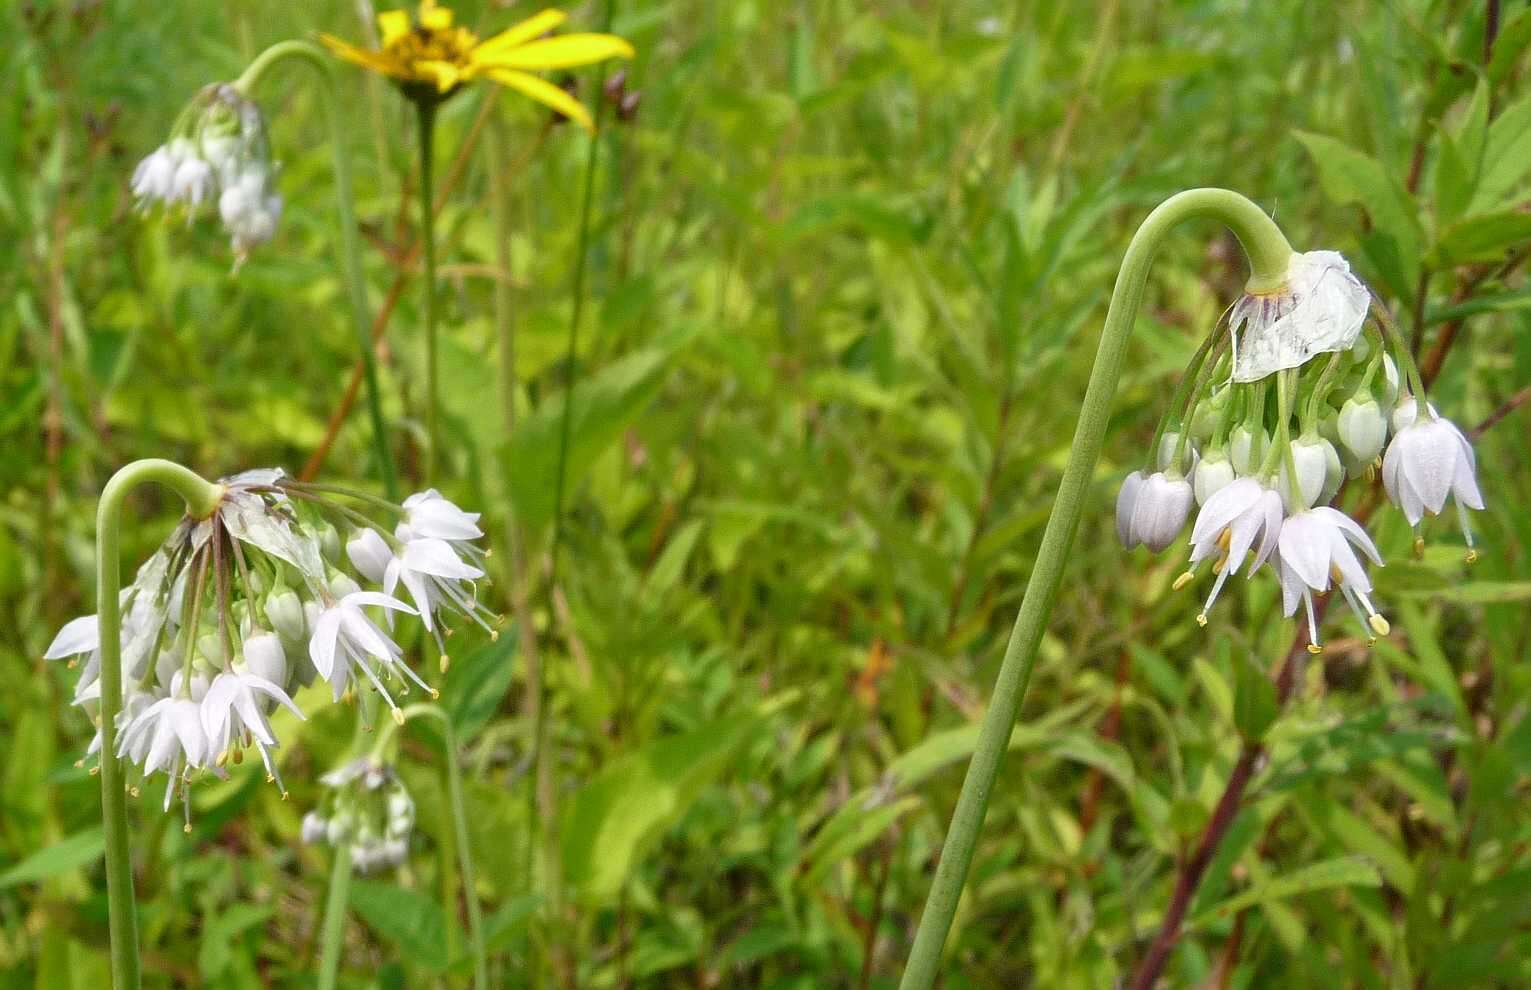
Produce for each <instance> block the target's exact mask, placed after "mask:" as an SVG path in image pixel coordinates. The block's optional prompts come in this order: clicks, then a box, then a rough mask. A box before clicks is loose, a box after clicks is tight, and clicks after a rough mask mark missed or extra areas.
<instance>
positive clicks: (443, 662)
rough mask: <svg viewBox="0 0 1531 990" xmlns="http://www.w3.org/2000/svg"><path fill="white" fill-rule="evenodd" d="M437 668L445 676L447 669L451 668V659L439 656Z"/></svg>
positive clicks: (444, 655) (443, 655)
mask: <svg viewBox="0 0 1531 990" xmlns="http://www.w3.org/2000/svg"><path fill="white" fill-rule="evenodd" d="M439 666H440V667H441V672H442V673H443V674H445V673H446V672H447V668H448V667H450V666H452V658H451V657H449V656H447V655H446V654H445V653H443V654H442V655H441V660H440V663H439Z"/></svg>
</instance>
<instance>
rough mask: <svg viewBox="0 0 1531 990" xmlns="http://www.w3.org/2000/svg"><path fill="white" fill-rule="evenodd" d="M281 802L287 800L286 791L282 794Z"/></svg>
mask: <svg viewBox="0 0 1531 990" xmlns="http://www.w3.org/2000/svg"><path fill="white" fill-rule="evenodd" d="M282 800H283V801H285V800H287V792H286V791H283V792H282Z"/></svg>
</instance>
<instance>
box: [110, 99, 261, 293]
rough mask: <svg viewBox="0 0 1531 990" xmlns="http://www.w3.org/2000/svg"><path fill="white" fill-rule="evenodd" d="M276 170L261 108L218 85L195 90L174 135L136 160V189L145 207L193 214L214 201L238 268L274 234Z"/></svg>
mask: <svg viewBox="0 0 1531 990" xmlns="http://www.w3.org/2000/svg"><path fill="white" fill-rule="evenodd" d="M277 171H278V168H277V165H276V164H275V163H274V162H272V161H271V150H270V145H269V143H268V142H267V140H266V122H265V118H264V117H263V116H262V114H261V111H260V107H259V106H257V105H256V104H255V103H254V102H252V101H251V100H250V99H249V98H247V97H246V96H245V95H244V94H242V93H241V92H240V91H239V90H238V89H236V88H235V87H234V86H231V85H229V84H227V83H218V84H215V85H212V86H208V87H206V88H205V89H203V90H202V91H201V92H200V93H198V94H197V96H196V98H195V99H194V100H193V101H192V104H191V106H189V107H188V108H187V110H186V111H185V112H184V113H183V114H182V115H181V120H180V121H178V122H177V125H176V133H175V134H174V136H172V137H171V139H170V140H169V141H168V142H166V143H165V144H162V145H160V146H159V147H158V148H155V149H154V151H153V152H151V153H150V154H149V156H148V157H147V158H145V159H144V160H143V161H141V162H139V163H138V167H137V168H135V169H134V170H133V179H132V190H133V195H134V196H135V197H136V198H137V200H138V206H139V208H140V209H144V210H147V209H149V208H151V207H153V206H155V205H162V206H165V207H169V208H176V207H182V208H184V209H185V210H186V213H187V216H188V217H195V216H196V215H197V214H198V213H199V212H200V211H201V208H202V206H203V205H204V204H214V203H215V204H216V205H217V210H218V216H219V217H220V218H221V219H222V221H223V226H224V229H225V230H227V231H228V233H229V238H230V240H231V242H232V244H233V248H234V254H235V257H236V259H237V261H236V264H237V263H238V262H242V261H243V260H244V259H245V258H246V257H247V256H248V255H249V253H250V251H251V250H252V249H254V248H256V247H258V246H260V245H262V244H264V243H266V242H267V241H269V240H270V239H271V237H272V235H273V234H275V233H276V225H277V222H278V221H279V220H280V219H281V217H282V197H281V194H279V193H278V192H277V191H276V175H277Z"/></svg>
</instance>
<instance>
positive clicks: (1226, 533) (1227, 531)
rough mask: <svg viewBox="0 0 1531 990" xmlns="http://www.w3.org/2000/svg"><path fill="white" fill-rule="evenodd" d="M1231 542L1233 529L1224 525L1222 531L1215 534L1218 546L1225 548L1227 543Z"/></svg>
mask: <svg viewBox="0 0 1531 990" xmlns="http://www.w3.org/2000/svg"><path fill="white" fill-rule="evenodd" d="M1232 542H1233V530H1232V529H1231V528H1228V527H1226V526H1225V527H1224V528H1223V531H1222V532H1221V533H1219V534H1217V545H1218V546H1219V547H1222V548H1223V549H1224V550H1227V549H1228V546H1229V544H1231V543H1232Z"/></svg>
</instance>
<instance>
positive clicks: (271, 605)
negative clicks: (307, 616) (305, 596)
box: [266, 587, 307, 642]
mask: <svg viewBox="0 0 1531 990" xmlns="http://www.w3.org/2000/svg"><path fill="white" fill-rule="evenodd" d="M266 618H267V619H268V620H270V622H271V628H273V629H275V630H276V631H277V632H278V633H280V634H281V635H282V636H283V637H284V638H286V639H288V640H291V641H293V642H297V641H298V640H301V639H303V638H304V636H305V635H306V633H307V624H306V623H305V622H304V617H303V602H302V600H301V599H299V598H298V595H297V592H295V591H293V590H292V589H291V588H287V587H278V588H277V589H276V590H275V591H273V592H272V593H271V594H269V595H267V596H266Z"/></svg>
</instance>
